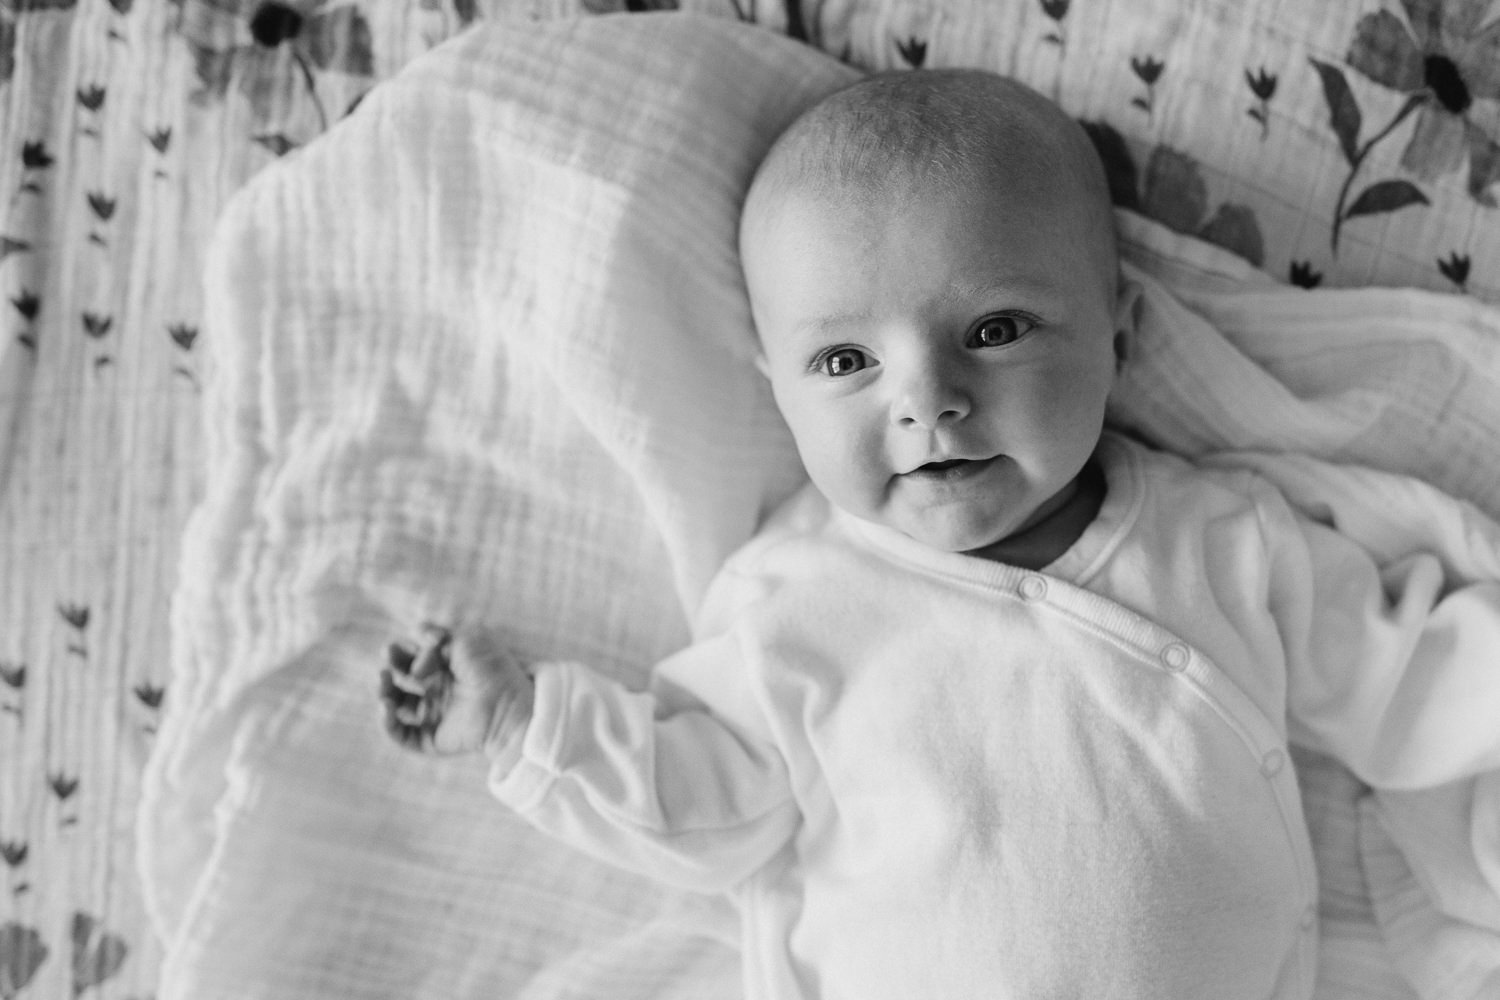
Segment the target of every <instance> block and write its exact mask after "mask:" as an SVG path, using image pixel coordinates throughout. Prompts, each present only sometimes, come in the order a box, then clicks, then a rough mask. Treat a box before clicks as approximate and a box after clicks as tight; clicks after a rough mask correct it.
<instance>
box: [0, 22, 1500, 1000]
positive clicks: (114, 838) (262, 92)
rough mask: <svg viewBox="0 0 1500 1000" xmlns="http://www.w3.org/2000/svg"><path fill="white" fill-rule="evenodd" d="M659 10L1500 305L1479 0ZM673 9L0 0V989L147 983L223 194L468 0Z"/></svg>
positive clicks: (1257, 246)
mask: <svg viewBox="0 0 1500 1000" xmlns="http://www.w3.org/2000/svg"><path fill="white" fill-rule="evenodd" d="M681 5H682V6H684V7H691V8H692V9H695V10H700V11H705V12H709V13H714V14H717V15H720V16H723V17H730V18H739V19H741V20H753V21H756V22H759V23H762V24H765V25H766V26H767V27H768V28H770V29H772V30H776V31H781V32H784V33H786V34H789V35H791V36H793V37H795V38H798V39H800V40H803V41H806V42H807V43H809V44H812V45H816V46H818V47H820V48H822V49H824V50H825V51H828V52H830V53H832V54H834V55H836V56H838V57H840V58H842V59H844V60H845V61H846V62H849V63H851V64H853V65H856V66H858V67H861V68H867V69H883V68H901V67H905V68H919V67H922V66H938V65H975V66H982V67H985V68H990V69H995V70H998V71H1001V72H1006V73H1011V74H1014V75H1016V76H1019V77H1020V78H1022V79H1023V80H1026V81H1027V82H1029V83H1031V84H1032V85H1034V86H1036V87H1038V88H1039V89H1041V90H1042V91H1043V92H1045V93H1048V94H1049V95H1050V96H1053V97H1054V98H1056V99H1057V100H1059V102H1060V103H1062V104H1063V105H1064V106H1065V107H1066V108H1067V109H1068V110H1069V111H1070V112H1072V113H1073V114H1075V115H1076V116H1078V117H1079V118H1080V119H1083V120H1085V121H1086V123H1087V124H1088V126H1089V128H1090V130H1091V132H1092V133H1093V135H1094V137H1095V139H1096V142H1097V143H1098V144H1099V146H1100V148H1101V150H1102V151H1103V152H1104V154H1105V158H1106V161H1107V162H1108V164H1109V166H1110V169H1111V179H1112V184H1113V186H1114V191H1115V195H1116V199H1117V201H1118V202H1119V203H1121V204H1122V205H1124V206H1126V207H1130V208H1133V209H1135V210H1136V211H1138V212H1139V213H1141V214H1143V215H1145V216H1148V217H1150V218H1153V219H1155V220H1157V221H1158V222H1161V223H1163V224H1165V225H1167V226H1168V227H1170V228H1172V229H1174V230H1176V231H1178V232H1181V233H1184V234H1187V235H1191V236H1196V237H1199V238H1201V239H1204V240H1207V241H1209V242H1212V243H1216V244H1218V245H1220V246H1222V247H1224V248H1226V249H1228V250H1230V251H1232V252H1234V253H1236V254H1237V255H1239V256H1240V257H1242V258H1244V259H1245V260H1246V261H1249V262H1250V263H1252V264H1254V265H1256V266H1258V267H1261V268H1263V269H1264V270H1265V271H1267V272H1268V273H1269V274H1270V275H1271V276H1272V277H1274V278H1276V279H1278V280H1280V281H1283V282H1286V283H1290V284H1294V285H1299V286H1301V287H1304V288H1307V289H1309V290H1314V289H1318V288H1328V287H1336V286H1352V285H1369V284H1383V285H1414V286H1418V287H1424V288H1429V289H1438V290H1449V291H1453V292H1456V293H1460V294H1467V295H1471V296H1474V297H1476V298H1479V299H1483V300H1486V301H1491V302H1494V301H1500V226H1497V225H1496V224H1495V221H1494V218H1493V211H1494V208H1495V197H1494V191H1495V183H1496V182H1497V181H1500V58H1497V56H1500V20H1497V19H1494V18H1491V16H1490V14H1489V7H1490V4H1488V3H1487V2H1482V0H1402V2H1395V0H1365V2H1358V3H1347V4H1342V5H1338V6H1337V9H1336V10H1331V9H1330V5H1327V4H1325V3H1322V2H1319V0H1284V2H1270V0H1262V2H1260V3H1252V4H1240V3H1235V2H1233V0H1190V2H1182V0H1172V2H1168V0H1099V2H1094V0H1003V2H1002V0H932V2H928V3H923V4H910V3H901V2H897V0H682V3H681ZM676 6H678V3H677V2H676V0H571V2H569V0H548V2H544V0H490V2H487V3H479V2H476V0H390V2H380V0H360V2H352V3H351V2H340V0H329V2H321V0H285V2H277V0H270V2H263V0H178V2H167V0H107V2H106V0H12V2H10V3H6V4H3V5H0V93H3V94H4V100H3V101H0V198H3V199H4V203H5V206H6V208H5V214H4V217H3V222H0V291H3V298H4V301H3V302H0V314H3V316H4V320H3V326H0V869H3V871H0V998H9V997H12V996H15V997H22V998H24V997H41V996H61V995H65V993H64V991H65V990H66V991H70V995H73V996H99V997H112V998H131V1000H144V998H146V997H150V996H152V995H154V993H155V990H156V985H157V978H158V970H159V967H160V963H161V961H162V955H161V951H160V947H159V945H158V944H157V942H155V941H154V940H153V938H152V935H151V932H150V930H149V929H148V924H147V921H146V917H145V912H144V909H143V906H142V902H141V896H140V890H139V888H138V884H137V876H136V869H135V849H136V845H135V843H134V832H133V830H134V819H135V806H136V802H137V800H138V796H139V790H140V789H139V785H140V775H141V770H142V767H143V765H144V762H145V760H146V758H147V756H148V755H149V754H150V752H151V748H152V742H153V736H154V733H155V727H156V721H157V719H158V717H159V714H160V712H161V710H162V707H163V705H164V703H165V701H166V699H170V698H171V697H172V690H171V684H170V676H169V674H170V672H169V634H168V624H167V623H168V616H167V609H168V605H169V602H170V597H171V593H172V589H173V585H174V581H175V577H176V572H177V555H178V544H177V539H178V536H179V534H180V532H181V530H182V527H183V524H184V523H185V521H186V519H187V516H188V514H189V512H190V511H191V510H192V509H193V507H194V505H195V504H196V503H197V502H198V500H199V499H200V498H201V497H202V495H203V490H204V483H203V481H202V471H201V470H202V465H203V461H202V460H203V449H204V447H205V445H204V438H203V435H202V431H201V425H200V412H199V401H200V397H201V391H202V372H201V370H200V362H199V353H200V352H199V350H198V348H199V347H200V346H201V345H199V344H198V340H197V338H198V335H199V331H200V327H201V319H200V317H201V314H202V310H203V302H202V300H201V291H200V289H199V285H198V282H197V280H196V279H197V275H198V272H199V270H200V268H201V264H202V257H203V252H204V249H205V247H206V244H207V241H208V237H209V234H210V232H211V230H212V226H213V222H214V219H215V217H216V215H217V213H218V211H219V209H220V207H221V206H222V205H223V204H224V203H225V201H226V200H227V199H228V197H229V196H230V195H231V194H233V193H234V192H235V191H236V190H238V189H239V188H240V187H241V186H242V185H243V184H244V183H245V181H246V180H248V179H249V178H250V177H251V176H252V175H254V174H255V173H256V172H258V171H259V170H261V169H262V168H264V167H265V166H267V165H268V164H270V163H273V162H275V161H276V160H277V159H278V158H281V157H285V156H292V155H295V154H296V151H297V150H298V149H299V148H300V147H301V146H303V145H305V144H306V143H308V142H310V141H312V140H314V139H315V138H316V137H317V136H318V135H319V134H321V133H322V132H324V131H325V130H327V129H328V128H330V127H333V126H334V125H335V124H336V123H337V122H338V120H339V119H340V118H342V117H343V116H344V115H346V114H347V113H348V112H349V111H350V110H352V108H353V107H354V106H356V105H357V104H358V102H359V100H360V99H361V98H362V96H363V95H364V94H365V93H366V92H367V91H368V90H369V89H370V88H371V87H372V86H374V85H375V84H376V83H378V82H379V81H380V80H383V79H385V78H388V77H389V76H391V75H392V74H394V73H395V72H396V71H398V70H399V69H400V68H401V67H402V66H404V65H405V64H406V63H407V62H409V61H410V60H411V59H412V58H414V57H415V56H416V55H418V54H420V53H422V52H425V51H427V50H428V49H430V48H431V47H433V46H434V45H436V44H438V43H439V42H441V41H442V40H444V39H446V38H449V37H451V36H452V35H454V34H455V33H457V32H459V31H461V30H463V29H464V28H465V27H466V26H468V25H469V24H471V23H473V22H474V21H476V20H481V19H494V18H521V19H531V18H549V17H557V16H592V15H596V14H601V13H608V12H615V11H621V10H636V9H661V8H671V7H676ZM1314 293H1315V292H1314Z"/></svg>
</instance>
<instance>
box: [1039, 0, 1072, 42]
mask: <svg viewBox="0 0 1500 1000" xmlns="http://www.w3.org/2000/svg"><path fill="white" fill-rule="evenodd" d="M1039 2H1040V3H1041V5H1042V13H1043V14H1045V15H1047V17H1048V18H1049V19H1051V21H1052V24H1053V27H1052V30H1051V31H1049V32H1047V33H1046V34H1045V35H1043V36H1042V41H1044V42H1046V43H1047V44H1048V45H1056V46H1057V51H1058V54H1059V55H1062V54H1065V53H1066V52H1067V51H1068V25H1067V22H1066V21H1065V20H1064V18H1066V17H1067V16H1068V7H1069V6H1070V5H1071V3H1072V0H1039Z"/></svg>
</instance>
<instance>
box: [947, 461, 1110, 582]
mask: <svg viewBox="0 0 1500 1000" xmlns="http://www.w3.org/2000/svg"><path fill="white" fill-rule="evenodd" d="M1073 482H1074V486H1075V489H1074V490H1073V495H1072V496H1071V497H1069V498H1068V501H1067V502H1066V503H1064V504H1063V505H1062V506H1061V507H1059V508H1058V509H1057V510H1055V511H1053V512H1052V514H1050V515H1049V516H1048V517H1046V518H1045V519H1043V520H1041V521H1039V522H1037V523H1036V524H1033V525H1032V526H1031V527H1029V528H1027V529H1026V530H1024V531H1018V532H1017V533H1016V534H1014V535H1011V536H1010V537H1008V538H1002V539H1000V541H998V542H995V543H994V544H993V545H987V546H985V547H984V548H982V549H974V550H972V551H971V552H968V553H967V554H968V555H971V556H978V557H979V558H981V559H993V560H995V561H996V562H1003V563H1007V564H1009V565H1011V566H1019V567H1021V568H1022V569H1041V568H1042V567H1044V566H1047V565H1050V564H1051V563H1053V562H1055V561H1056V560H1057V558H1058V557H1059V556H1061V555H1062V554H1063V553H1064V552H1066V551H1068V549H1069V548H1071V547H1072V545H1073V543H1074V542H1076V541H1078V539H1079V538H1080V537H1082V535H1083V533H1084V531H1086V530H1087V529H1088V526H1089V525H1090V524H1092V523H1093V521H1094V518H1096V517H1098V516H1099V508H1100V507H1101V506H1102V505H1103V503H1104V494H1105V493H1106V492H1107V491H1108V487H1107V486H1106V484H1105V481H1104V471H1103V470H1102V469H1101V468H1100V467H1099V463H1098V461H1097V460H1095V459H1089V462H1088V464H1087V465H1085V466H1084V467H1083V470H1082V471H1081V472H1079V473H1078V478H1077V479H1075V480H1074V481H1073Z"/></svg>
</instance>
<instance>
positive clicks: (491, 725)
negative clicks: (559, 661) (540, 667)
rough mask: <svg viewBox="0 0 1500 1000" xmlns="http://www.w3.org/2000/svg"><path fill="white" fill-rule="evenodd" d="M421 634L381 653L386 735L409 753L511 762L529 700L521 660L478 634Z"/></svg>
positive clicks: (432, 629)
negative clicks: (483, 755)
mask: <svg viewBox="0 0 1500 1000" xmlns="http://www.w3.org/2000/svg"><path fill="white" fill-rule="evenodd" d="M422 633H423V634H422V637H421V638H420V640H418V641H417V642H415V643H400V642H398V643H393V644H392V645H391V646H390V647H389V649H388V650H387V658H388V660H389V663H388V665H387V666H386V667H385V668H384V669H383V670H381V672H380V700H381V702H382V704H383V705H384V708H385V728H386V732H387V733H389V734H390V736H391V738H392V739H394V740H395V741H396V742H397V743H399V744H400V745H401V746H403V747H406V748H407V749H409V750H416V751H420V752H427V753H437V754H461V753H474V752H477V751H481V750H483V751H485V752H486V754H487V755H488V756H489V757H490V758H491V759H492V760H495V761H496V762H497V763H501V762H504V761H507V760H508V761H510V762H512V763H513V762H514V760H515V758H517V757H519V755H520V752H521V739H522V737H523V736H524V735H525V732H526V725H527V723H528V722H529V721H530V719H531V709H532V700H533V698H534V695H535V690H534V685H533V682H532V679H531V675H530V674H529V673H528V672H527V670H526V669H525V667H523V666H522V664H521V661H520V659H519V658H517V657H516V656H515V654H514V653H512V652H511V651H510V650H508V649H506V648H505V647H504V646H502V645H501V644H499V643H498V642H496V641H494V640H493V639H491V638H490V637H488V636H486V635H484V634H482V633H473V632H465V633H462V634H460V635H458V636H457V637H454V636H453V635H451V634H450V633H449V632H448V631H447V630H446V629H444V628H441V627H439V626H436V625H425V626H423V629H422Z"/></svg>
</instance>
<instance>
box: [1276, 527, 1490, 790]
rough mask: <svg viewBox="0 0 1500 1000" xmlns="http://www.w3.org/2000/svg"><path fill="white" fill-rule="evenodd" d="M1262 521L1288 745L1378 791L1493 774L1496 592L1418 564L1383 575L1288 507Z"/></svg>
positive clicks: (1424, 561) (1416, 558)
mask: <svg viewBox="0 0 1500 1000" xmlns="http://www.w3.org/2000/svg"><path fill="white" fill-rule="evenodd" d="M1261 512H1262V519H1263V526H1264V529H1265V530H1266V532H1267V534H1268V537H1269V543H1270V545H1271V547H1272V550H1273V553H1274V555H1273V559H1272V563H1271V567H1272V568H1271V575H1272V579H1271V580H1270V581H1269V588H1268V590H1269V593H1270V600H1271V603H1272V610H1273V613H1274V614H1275V617H1276V619H1277V622H1278V625H1279V627H1280V629H1281V632H1282V640H1283V644H1284V646H1285V648H1286V653H1287V703H1288V734H1289V736H1290V737H1291V739H1293V740H1294V741H1296V742H1299V743H1303V744H1305V745H1308V746H1310V747H1312V748H1314V749H1317V750H1321V751H1323V752H1324V753H1328V754H1330V755H1332V756H1334V757H1336V758H1338V759H1339V760H1341V761H1342V762H1343V763H1344V764H1345V765H1346V766H1348V767H1349V768H1350V769H1351V770H1352V771H1354V773H1355V774H1357V775H1358V776H1359V777H1360V778H1361V779H1363V780H1364V781H1365V782H1367V783H1369V784H1370V785H1372V786H1375V787H1377V788H1386V789H1414V788H1425V787H1432V786H1436V785H1440V784H1444V783H1447V782H1450V781H1456V780H1459V779H1463V778H1467V777H1471V776H1473V775H1476V774H1480V773H1482V772H1485V771H1491V770H1494V769H1496V768H1500V582H1495V581H1482V582H1473V583H1468V584H1465V585H1455V584H1454V582H1453V581H1449V580H1446V579H1445V577H1444V572H1443V567H1442V564H1441V563H1440V562H1439V560H1438V559H1437V558H1436V557H1435V556H1433V555H1430V554H1426V553H1417V554H1410V555H1406V556H1403V557H1401V558H1398V559H1394V560H1392V561H1391V562H1389V563H1387V564H1385V565H1377V563H1376V561H1375V560H1374V558H1373V557H1372V556H1371V555H1370V554H1369V553H1368V552H1367V551H1366V550H1365V549H1363V548H1362V547H1360V546H1359V545H1357V544H1356V543H1355V542H1354V541H1352V540H1351V539H1349V538H1348V537H1346V536H1345V535H1343V534H1340V533H1339V532H1337V531H1335V530H1333V529H1332V528H1330V527H1327V526H1325V525H1323V524H1320V523H1317V522H1315V521H1312V520H1309V519H1306V518H1303V517H1301V516H1298V515H1295V514H1293V513H1292V511H1291V510H1290V509H1289V508H1288V507H1287V506H1286V505H1285V504H1280V505H1275V504H1262V505H1261Z"/></svg>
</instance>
